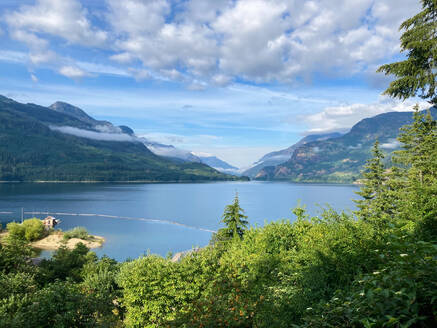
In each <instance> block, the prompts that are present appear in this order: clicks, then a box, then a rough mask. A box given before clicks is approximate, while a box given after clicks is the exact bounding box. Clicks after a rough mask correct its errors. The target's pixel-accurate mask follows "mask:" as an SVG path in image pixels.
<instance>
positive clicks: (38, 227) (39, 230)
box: [22, 218, 44, 241]
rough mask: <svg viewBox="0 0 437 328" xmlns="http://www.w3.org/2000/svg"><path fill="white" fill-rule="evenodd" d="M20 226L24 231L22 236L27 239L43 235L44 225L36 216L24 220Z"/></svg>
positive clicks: (35, 238) (30, 239)
mask: <svg viewBox="0 0 437 328" xmlns="http://www.w3.org/2000/svg"><path fill="white" fill-rule="evenodd" d="M22 226H23V228H24V231H25V232H24V237H25V238H26V240H27V241H34V240H38V239H40V238H41V237H42V236H43V235H44V225H43V223H42V222H41V220H39V219H37V218H33V219H28V220H24V222H23V223H22Z"/></svg>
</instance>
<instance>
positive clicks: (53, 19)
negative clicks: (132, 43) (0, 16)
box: [5, 0, 108, 46]
mask: <svg viewBox="0 0 437 328" xmlns="http://www.w3.org/2000/svg"><path fill="white" fill-rule="evenodd" d="M87 16H88V12H87V11H86V9H84V8H83V7H82V5H81V3H80V2H79V1H76V0H37V2H36V4H35V5H24V6H21V7H20V8H19V9H18V10H17V11H15V12H13V13H9V14H7V15H6V17H5V19H6V22H7V23H8V25H9V27H10V28H12V29H13V30H15V31H17V32H19V33H20V32H21V33H27V34H29V35H33V36H35V37H36V35H37V34H50V35H53V36H57V37H61V38H63V39H65V40H67V41H68V42H70V43H76V44H81V45H87V46H101V45H102V44H104V43H105V42H106V40H107V38H108V35H107V32H105V31H102V30H100V29H97V28H95V27H93V26H92V24H91V22H90V21H89V19H88V18H87Z"/></svg>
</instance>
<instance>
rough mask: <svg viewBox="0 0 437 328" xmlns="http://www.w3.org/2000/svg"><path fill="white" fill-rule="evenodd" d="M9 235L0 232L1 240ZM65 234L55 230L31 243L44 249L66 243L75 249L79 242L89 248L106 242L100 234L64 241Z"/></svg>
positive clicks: (100, 245)
mask: <svg viewBox="0 0 437 328" xmlns="http://www.w3.org/2000/svg"><path fill="white" fill-rule="evenodd" d="M7 235H8V233H7V232H4V231H3V232H1V233H0V240H1V239H3V238H5V237H6V236H7ZM63 240H64V234H63V233H62V232H61V231H55V232H53V233H52V234H50V235H48V236H47V237H44V238H43V239H40V240H38V241H34V242H33V243H30V245H31V246H32V247H35V248H39V249H44V250H56V249H58V248H59V247H61V246H62V245H64V244H65V246H67V248H68V249H73V248H74V247H76V245H77V244H79V243H82V244H84V245H85V246H86V247H88V248H90V249H91V248H99V247H102V245H103V243H104V242H105V238H103V237H100V236H91V240H85V239H79V238H71V239H69V240H68V241H67V243H63Z"/></svg>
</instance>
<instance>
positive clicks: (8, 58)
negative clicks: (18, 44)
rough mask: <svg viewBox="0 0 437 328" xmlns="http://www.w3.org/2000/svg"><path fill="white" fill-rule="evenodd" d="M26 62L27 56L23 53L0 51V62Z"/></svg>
mask: <svg viewBox="0 0 437 328" xmlns="http://www.w3.org/2000/svg"><path fill="white" fill-rule="evenodd" d="M28 60H29V56H28V55H27V53H25V52H21V51H12V50H0V61H5V62H11V63H26V62H27V61H28Z"/></svg>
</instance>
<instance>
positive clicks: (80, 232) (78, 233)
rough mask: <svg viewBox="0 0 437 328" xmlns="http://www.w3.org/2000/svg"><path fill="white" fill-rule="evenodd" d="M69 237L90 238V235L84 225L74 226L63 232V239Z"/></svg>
mask: <svg viewBox="0 0 437 328" xmlns="http://www.w3.org/2000/svg"><path fill="white" fill-rule="evenodd" d="M71 238H79V239H84V240H87V239H89V238H90V235H89V234H88V231H87V230H86V228H85V227H75V228H73V229H71V230H68V231H65V232H64V239H65V240H68V239H71Z"/></svg>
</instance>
